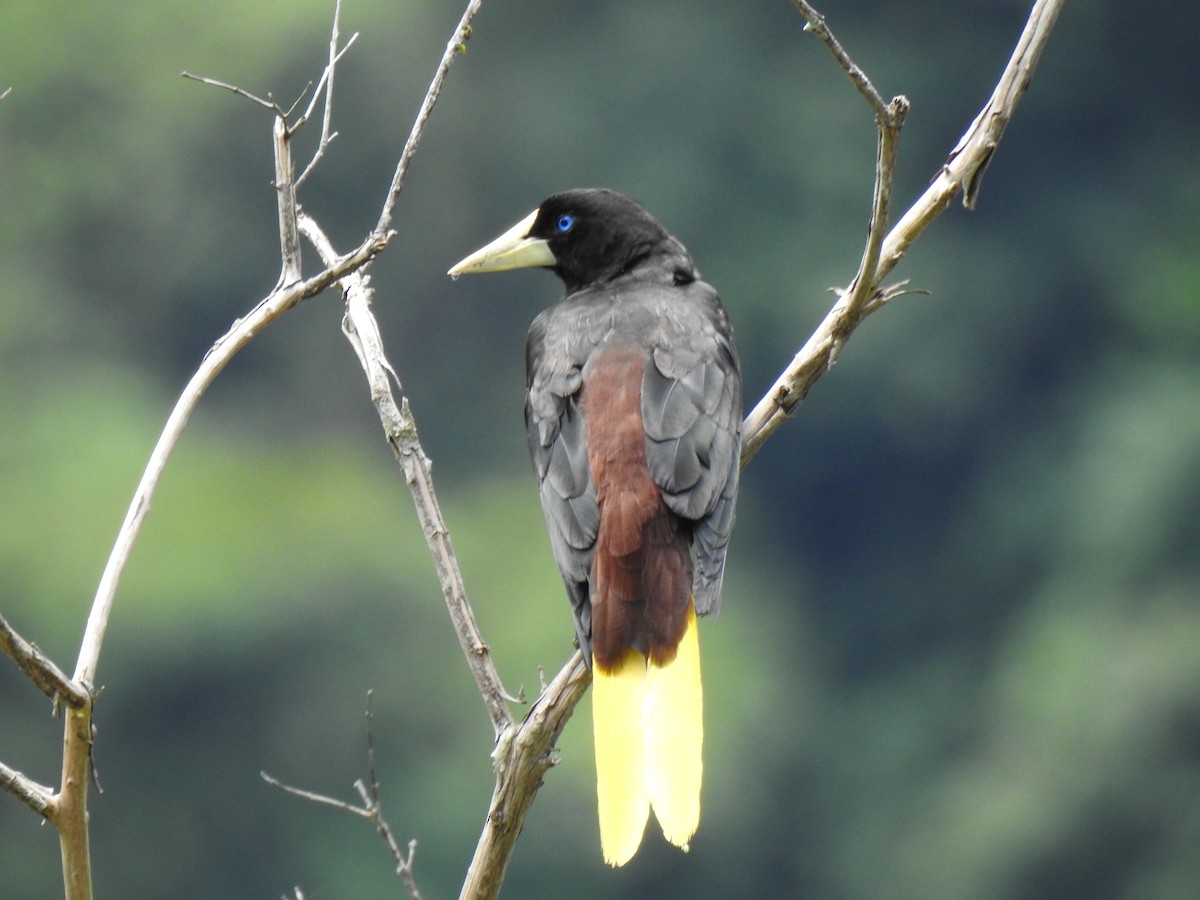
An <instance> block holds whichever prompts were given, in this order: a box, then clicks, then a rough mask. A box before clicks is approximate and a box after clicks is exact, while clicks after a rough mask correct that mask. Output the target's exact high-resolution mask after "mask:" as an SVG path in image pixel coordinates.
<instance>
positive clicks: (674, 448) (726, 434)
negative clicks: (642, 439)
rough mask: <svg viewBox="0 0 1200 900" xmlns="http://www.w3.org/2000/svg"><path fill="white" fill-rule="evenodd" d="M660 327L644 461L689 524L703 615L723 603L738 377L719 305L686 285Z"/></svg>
mask: <svg viewBox="0 0 1200 900" xmlns="http://www.w3.org/2000/svg"><path fill="white" fill-rule="evenodd" d="M685 290H686V291H687V293H686V295H685V297H684V298H683V300H682V302H681V303H679V304H676V305H673V307H678V308H681V309H682V311H681V312H679V313H678V314H677V315H673V316H666V317H664V319H663V322H662V324H661V325H660V329H659V335H658V337H657V340H656V344H655V346H654V348H653V350H652V352H651V362H650V363H648V364H647V365H646V372H645V375H644V377H643V380H642V420H643V424H644V426H645V429H646V461H647V464H648V465H649V468H650V474H651V477H653V478H654V481H655V483H656V484H658V486H659V487H660V488H661V489H662V493H663V499H664V501H665V502H666V504H667V506H668V507H669V508H670V509H671V510H672V511H673V512H674V513H675V514H676V515H678V516H680V517H681V518H682V519H685V520H688V521H690V522H692V523H694V524H693V526H692V527H693V531H692V547H693V551H694V554H695V571H694V575H693V592H694V595H695V604H696V611H697V612H698V613H699V614H700V615H706V614H708V613H713V612H716V611H717V610H718V609H719V606H720V599H721V581H722V577H723V574H724V570H725V551H726V548H727V547H728V545H729V535H730V532H731V530H732V528H733V514H734V505H735V501H736V498H737V486H738V469H739V456H740V451H741V424H742V382H741V372H740V369H739V366H738V360H737V352H736V350H735V348H734V343H733V332H732V329H731V328H730V325H729V320H728V317H727V316H726V314H725V309H724V306H723V305H722V304H721V300H720V298H719V297H718V296H717V294H716V291H714V290H713V288H712V287H711V286H710V285H708V284H705V283H704V282H699V281H698V282H695V283H693V284H691V285H689V286H688V287H687V288H686V289H685Z"/></svg>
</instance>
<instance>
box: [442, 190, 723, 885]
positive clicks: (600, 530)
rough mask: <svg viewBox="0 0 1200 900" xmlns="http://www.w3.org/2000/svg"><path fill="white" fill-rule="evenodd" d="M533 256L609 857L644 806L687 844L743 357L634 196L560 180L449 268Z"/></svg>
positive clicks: (532, 390)
mask: <svg viewBox="0 0 1200 900" xmlns="http://www.w3.org/2000/svg"><path fill="white" fill-rule="evenodd" d="M529 266H539V267H545V268H549V269H550V270H552V271H553V272H554V273H555V274H556V275H558V277H559V278H560V279H562V282H563V284H564V285H565V286H566V296H565V297H564V298H563V299H562V300H560V301H559V302H558V303H556V304H555V305H553V306H551V307H550V308H549V309H546V310H545V311H543V312H542V313H541V314H540V315H539V316H538V317H537V318H536V319H535V320H534V322H533V325H532V326H531V327H530V329H529V338H528V341H527V344H526V350H525V360H526V375H527V384H528V396H527V398H526V405H525V424H526V428H527V432H528V438H529V451H530V454H531V455H532V457H533V466H534V471H535V474H536V476H537V481H538V490H539V493H540V496H541V502H542V509H543V511H544V513H545V517H546V525H547V528H548V529H549V532H550V544H551V547H552V548H553V552H554V558H555V561H556V562H557V563H558V567H559V569H560V571H561V572H562V577H563V581H564V582H565V583H566V588H567V595H568V597H569V598H570V601H571V607H572V611H573V613H574V618H575V633H576V636H577V638H578V641H579V647H580V649H581V650H582V652H583V657H584V659H585V660H586V661H587V663H588V665H589V666H591V667H592V669H593V676H594V681H593V722H594V729H595V744H596V775H597V792H598V797H599V807H600V839H601V849H602V852H603V854H604V859H605V861H606V862H608V863H610V864H612V865H614V866H619V865H623V864H624V863H626V862H627V861H628V860H629V859H630V858H631V857H632V856H633V854H634V853H636V852H637V848H638V846H639V844H640V843H641V840H642V833H643V831H644V830H645V825H646V820H647V818H648V816H649V812H650V810H651V809H653V810H654V814H655V816H656V818H657V819H658V821H659V824H660V825H661V826H662V830H663V834H664V835H665V836H666V838H667V840H669V841H670V842H671V843H673V844H676V845H678V846H679V847H682V848H683V849H684V850H686V849H687V847H688V841H689V840H690V839H691V837H692V835H693V834H694V833H695V831H696V827H697V825H698V824H699V821H700V782H701V771H702V761H701V744H702V742H703V722H702V709H701V707H702V699H701V685H700V657H699V644H698V641H697V635H696V616H697V615H701V616H703V615H706V614H707V613H712V612H716V611H717V610H718V608H719V607H720V602H721V582H722V577H723V574H724V570H725V551H726V548H727V546H728V543H729V535H730V531H731V529H732V527H733V513H734V505H735V501H736V499H737V488H738V466H739V459H738V457H739V450H740V434H741V421H742V413H741V410H742V390H741V374H740V370H739V365H738V357H737V351H736V349H735V347H734V340H733V330H732V328H731V327H730V324H729V318H728V316H727V314H726V312H725V307H724V305H723V304H722V303H721V299H720V297H718V296H717V292H716V291H715V290H714V289H713V287H712V286H711V285H709V284H707V283H705V282H704V281H702V280H700V273H699V272H698V271H697V269H696V266H695V264H694V263H693V262H692V257H691V255H690V254H689V253H688V251H687V250H686V249H685V248H684V246H683V244H681V243H680V242H679V241H678V240H676V239H675V238H674V237H672V236H671V235H670V234H669V233H668V232H667V231H666V229H664V228H663V226H662V225H660V224H659V222H658V221H657V220H656V219H655V218H654V217H653V216H651V215H650V214H649V213H648V212H647V211H646V210H645V209H643V208H642V206H641V205H639V204H638V203H636V202H634V201H633V200H631V199H629V198H628V197H625V196H623V195H621V194H618V193H616V192H614V191H609V190H601V189H587V190H571V191H565V192H563V193H560V194H555V195H554V196H552V197H550V198H548V199H547V200H546V201H545V202H544V203H542V205H541V206H539V207H538V208H537V209H536V210H534V211H533V212H532V213H530V214H529V215H528V216H526V217H525V218H524V219H522V220H521V221H520V222H518V223H517V224H516V225H514V226H513V227H512V228H511V229H509V230H508V231H507V232H505V233H504V234H502V235H501V236H500V237H498V238H496V239H495V240H494V241H492V242H491V243H489V244H488V245H487V246H485V247H483V248H482V249H480V250H478V251H476V252H475V253H473V254H471V255H470V256H468V257H467V258H466V259H464V260H462V262H460V263H458V264H457V265H455V266H454V267H453V268H452V269H451V270H450V274H451V275H452V276H455V277H457V276H459V275H462V274H466V273H469V272H494V271H500V270H504V269H516V268H523V267H529Z"/></svg>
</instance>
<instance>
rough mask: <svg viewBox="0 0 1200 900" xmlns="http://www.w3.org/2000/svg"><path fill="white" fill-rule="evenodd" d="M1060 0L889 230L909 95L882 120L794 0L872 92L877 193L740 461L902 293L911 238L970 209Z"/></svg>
mask: <svg viewBox="0 0 1200 900" xmlns="http://www.w3.org/2000/svg"><path fill="white" fill-rule="evenodd" d="M1063 2H1064V0H1037V2H1035V3H1034V4H1033V8H1032V10H1031V11H1030V13H1029V18H1028V19H1027V21H1026V23H1025V28H1024V30H1023V31H1022V33H1021V36H1020V38H1019V40H1018V41H1017V45H1016V48H1015V49H1014V50H1013V53H1012V56H1011V58H1010V59H1009V61H1008V65H1007V66H1006V67H1005V69H1004V73H1003V74H1002V75H1001V77H1000V80H999V82H998V83H997V84H996V89H995V90H994V91H993V92H992V96H991V98H990V99H989V100H988V102H987V103H986V104H984V106H983V109H982V110H981V111H980V113H979V115H978V116H976V118H975V121H974V122H972V123H971V126H970V127H969V128H968V129H967V131H966V133H964V134H963V136H962V138H961V139H960V140H959V142H958V144H957V145H955V147H954V149H953V150H951V151H950V156H949V158H948V159H947V160H946V162H945V163H944V164H943V165H942V167H941V169H940V170H939V171H938V173H937V174H936V176H935V177H934V179H933V183H932V184H930V186H929V188H928V189H926V191H925V193H924V194H922V195H921V196H920V197H919V198H918V199H917V201H916V202H915V203H913V205H912V206H910V207H909V209H908V211H907V212H905V213H904V215H903V216H901V217H900V219H899V221H898V222H896V224H895V226H892V227H891V230H890V231H889V230H888V227H889V223H888V221H887V218H886V213H887V210H888V206H889V200H890V196H891V191H892V177H893V169H892V162H894V159H895V146H894V143H895V140H896V139H897V138H898V136H899V126H900V123H901V122H902V120H903V114H904V110H905V109H906V108H907V101H906V100H904V99H903V98H901V97H897V98H895V99H893V100H892V102H891V104H889V105H888V107H889V109H891V108H894V111H895V115H896V116H897V117H898V120H897V119H894V118H892V116H891V115H890V114H888V113H886V111H885V115H884V116H883V117H882V118H881V114H880V105H879V102H877V101H876V100H875V99H873V97H878V92H876V91H874V88H873V87H872V88H870V90H869V91H868V90H867V87H866V86H869V85H870V81H869V80H867V79H866V76H865V75H862V70H861V69H860V68H859V67H858V66H857V65H855V64H854V63H853V61H852V60H850V58H849V56H848V55H847V54H846V53H845V51H844V50H841V49H840V48H841V45H840V44H837V42H836V40H834V39H833V37H832V34H830V33H829V30H828V26H827V25H826V24H825V19H824V17H823V16H821V15H820V14H819V13H817V12H816V10H814V9H812V7H811V6H809V5H808V4H807V3H804V2H801V0H793V5H794V6H796V8H797V9H799V10H800V12H801V13H802V14H803V15H804V16H805V17H806V18H807V19H808V27H809V28H810V30H812V31H813V32H814V33H816V34H817V35H818V36H820V37H821V38H822V40H823V41H825V43H826V44H827V45H828V46H830V49H831V50H832V51H833V54H834V56H835V57H836V58H837V59H838V62H839V64H840V65H841V66H842V67H843V69H845V70H846V72H847V75H848V76H849V77H850V79H851V80H852V81H853V82H854V83H855V85H856V86H857V87H859V90H860V92H862V93H863V95H864V97H866V98H867V101H868V103H869V104H870V106H871V109H872V112H873V113H874V114H875V118H876V121H877V123H878V124H879V131H880V134H879V153H878V157H877V159H878V164H877V167H876V178H875V199H874V202H873V204H872V217H871V229H870V234H869V236H868V239H867V248H866V250H865V251H864V253H863V259H862V263H861V264H860V266H859V270H858V273H857V275H856V276H855V278H854V280H853V281H852V282H851V283H850V286H849V287H847V288H845V289H842V290H840V291H839V292H838V293H839V296H838V300H837V302H836V303H835V304H834V305H833V308H832V309H831V310H830V311H829V313H828V314H827V315H826V316H825V319H824V320H823V321H822V322H821V324H820V325H819V326H818V327H817V330H816V331H815V332H813V335H812V337H810V338H809V339H808V341H807V342H806V343H805V344H804V346H803V347H801V348H800V350H799V352H797V354H796V356H795V357H794V358H793V360H792V361H791V363H790V364H789V365H788V366H787V368H786V369H784V371H783V373H782V374H781V375H780V376H779V378H778V379H777V380H776V382H775V384H774V385H773V386H772V387H771V389H770V390H769V391H767V393H766V394H765V395H764V396H763V398H762V399H761V400H760V401H759V402H758V404H757V405H756V406H755V407H754V409H753V410H751V411H750V414H749V415H748V416H747V417H746V421H745V424H744V425H743V428H742V464H743V465H744V464H745V463H746V462H748V461H749V460H750V459H751V458H752V457H753V456H754V454H755V453H757V452H758V450H759V449H760V448H761V447H762V445H763V443H764V442H765V441H766V440H767V438H769V437H770V436H771V435H772V434H774V433H775V431H776V430H777V429H778V428H779V426H780V425H782V424H783V423H784V422H785V421H786V420H787V419H788V418H790V417H791V416H792V415H793V414H794V413H795V411H796V408H797V407H798V406H799V405H800V403H801V402H803V400H804V398H805V397H806V396H808V392H809V390H811V388H812V386H813V384H815V383H816V381H817V379H818V378H820V377H821V376H822V375H824V374H825V373H826V372H827V371H829V369H830V368H832V366H833V364H834V363H835V362H836V360H837V354H838V351H839V350H840V348H841V346H842V345H843V344H844V343H845V341H846V339H847V338H849V336H850V333H851V332H852V331H853V330H854V329H855V328H857V327H858V325H859V323H860V322H861V321H862V320H863V319H864V318H866V316H867V315H869V314H870V313H872V312H874V311H875V310H876V309H878V308H879V307H880V306H882V305H883V303H884V302H886V301H887V300H888V299H890V298H891V297H892V296H895V295H896V294H897V291H901V292H902V290H901V289H902V287H903V286H902V285H896V286H893V287H892V288H887V287H884V286H883V279H885V278H886V277H887V276H888V274H889V273H890V272H891V271H892V269H893V268H895V266H896V264H897V263H898V262H900V260H901V259H902V258H903V256H904V254H905V253H906V252H907V251H908V248H909V247H910V246H912V244H913V242H914V241H915V240H916V239H917V238H918V237H920V236H921V234H922V233H923V232H924V231H925V229H926V228H928V227H929V225H930V223H932V222H933V220H934V219H935V218H937V216H939V215H940V214H941V213H942V212H943V211H945V210H946V208H947V207H949V206H950V203H951V201H952V200H953V199H954V197H955V196H956V195H957V194H958V193H959V192H960V191H961V192H962V194H963V202H964V204H965V205H966V206H967V207H968V208H971V207H973V206H974V204H975V201H976V199H977V196H978V191H979V181H980V178H981V177H982V174H983V170H984V168H985V167H986V166H987V164H988V162H989V161H990V160H991V157H992V154H993V152H994V151H995V149H996V146H997V144H998V143H999V141H1000V138H1001V137H1002V136H1003V133H1004V129H1005V127H1006V126H1007V125H1008V122H1009V120H1010V119H1011V118H1012V115H1013V112H1014V110H1015V109H1016V106H1017V103H1018V101H1019V100H1020V99H1021V96H1022V95H1023V94H1024V92H1025V90H1026V89H1027V88H1028V87H1029V83H1030V80H1031V79H1032V77H1033V71H1034V69H1035V68H1036V67H1037V64H1038V61H1039V60H1040V59H1041V55H1042V51H1043V50H1044V49H1045V46H1046V42H1047V41H1048V40H1049V37H1050V32H1051V30H1052V29H1053V27H1054V23H1055V21H1056V20H1057V19H1058V14H1059V12H1060V11H1061V9H1062V5H1063ZM835 48H836V49H835ZM859 76H861V78H860V77H859ZM872 95H873V96H872ZM881 214H882V215H881Z"/></svg>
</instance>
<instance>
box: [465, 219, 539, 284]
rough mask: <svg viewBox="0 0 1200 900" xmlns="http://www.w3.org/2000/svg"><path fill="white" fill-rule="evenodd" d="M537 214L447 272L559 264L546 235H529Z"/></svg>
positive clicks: (497, 269)
mask: <svg viewBox="0 0 1200 900" xmlns="http://www.w3.org/2000/svg"><path fill="white" fill-rule="evenodd" d="M537 214H538V211H537V210H536V209H535V210H534V211H533V212H531V213H530V214H529V215H527V216H526V217H525V218H524V219H522V220H521V221H520V222H518V223H517V224H516V225H514V226H513V227H512V228H510V229H508V231H506V232H504V234H502V235H500V237H498V238H496V239H495V240H494V241H492V242H491V243H490V244H488V245H487V246H486V247H481V248H479V249H478V250H476V251H475V252H474V253H472V254H471V255H470V256H468V257H467V258H466V259H464V260H462V261H460V262H457V263H455V264H454V266H453V267H452V268H451V269H450V271H449V272H448V273H447V274H448V275H450V276H451V277H453V278H457V277H458V276H459V275H464V274H466V273H468V272H502V271H504V270H505V269H526V268H532V267H534V266H555V265H558V260H557V259H555V258H554V253H553V252H552V251H551V250H550V245H549V244H548V243H546V241H545V240H544V239H543V238H534V237H530V236H529V229H531V228H533V223H534V222H535V221H536V220H537Z"/></svg>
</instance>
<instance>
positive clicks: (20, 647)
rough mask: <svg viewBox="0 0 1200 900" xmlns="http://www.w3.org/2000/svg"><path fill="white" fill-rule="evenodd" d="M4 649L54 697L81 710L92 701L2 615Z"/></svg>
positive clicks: (0, 646)
mask: <svg viewBox="0 0 1200 900" xmlns="http://www.w3.org/2000/svg"><path fill="white" fill-rule="evenodd" d="M0 650H3V651H4V652H5V653H7V654H8V655H9V656H11V657H12V659H13V661H14V662H15V663H16V664H17V665H18V666H20V668H21V671H22V672H24V673H25V674H26V675H27V676H28V677H29V680H30V681H32V682H33V683H34V684H36V685H37V686H38V689H39V690H41V692H42V693H43V694H45V695H46V696H47V697H49V698H50V699H51V700H54V701H55V702H59V701H61V702H62V703H65V704H66V705H67V706H70V707H72V708H74V709H79V708H80V707H81V706H83V705H84V704H86V703H87V702H88V699H89V697H88V693H87V691H85V690H83V689H82V688H80V687H79V685H77V684H75V682H73V681H71V679H70V678H68V677H67V676H66V673H65V672H63V671H62V669H60V668H59V667H58V666H56V665H55V664H54V663H53V662H52V661H51V660H50V659H49V658H48V657H47V656H46V655H45V654H44V653H42V651H41V650H39V649H38V648H37V646H36V645H34V644H31V643H29V641H27V640H25V638H23V637H21V636H20V635H19V634H17V632H16V631H14V630H13V627H12V626H11V625H9V624H8V621H7V620H6V619H5V618H4V616H2V615H0Z"/></svg>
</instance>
